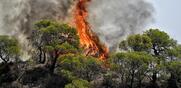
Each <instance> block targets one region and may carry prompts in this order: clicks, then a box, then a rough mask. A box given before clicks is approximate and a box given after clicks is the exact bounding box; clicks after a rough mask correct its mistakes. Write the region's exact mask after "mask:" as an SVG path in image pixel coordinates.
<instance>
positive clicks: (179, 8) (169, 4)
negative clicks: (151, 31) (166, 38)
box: [150, 0, 181, 44]
mask: <svg viewBox="0 0 181 88" xmlns="http://www.w3.org/2000/svg"><path fill="white" fill-rule="evenodd" d="M151 2H153V5H154V7H155V21H154V23H153V24H151V25H150V27H151V28H159V29H161V30H163V31H165V32H167V33H168V34H169V35H170V36H171V37H172V38H174V39H175V40H177V41H178V43H180V44H181V0H152V1H151Z"/></svg>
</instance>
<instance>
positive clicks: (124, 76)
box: [0, 20, 181, 88]
mask: <svg viewBox="0 0 181 88" xmlns="http://www.w3.org/2000/svg"><path fill="white" fill-rule="evenodd" d="M28 40H29V41H30V42H31V45H32V47H33V48H32V52H30V53H31V55H32V56H31V58H30V59H28V60H26V61H24V60H22V58H20V56H21V47H20V44H19V42H18V40H17V39H16V38H15V37H13V36H8V35H0V61H1V63H0V88H181V45H180V44H178V43H177V41H176V40H174V39H172V38H171V37H170V36H169V35H168V34H167V33H166V32H164V31H161V30H160V29H149V30H146V31H144V32H143V33H141V34H133V35H129V36H128V37H127V38H126V39H124V40H122V41H121V42H120V43H119V50H118V51H110V52H109V54H108V57H106V59H104V60H102V59H99V58H98V57H96V56H91V55H86V54H85V50H84V47H80V41H79V36H78V35H77V30H76V28H73V27H71V26H69V25H68V24H66V23H60V22H57V21H53V20H41V21H38V22H36V23H35V24H34V25H33V30H32V31H31V35H29V36H28ZM118 41H119V40H118Z"/></svg>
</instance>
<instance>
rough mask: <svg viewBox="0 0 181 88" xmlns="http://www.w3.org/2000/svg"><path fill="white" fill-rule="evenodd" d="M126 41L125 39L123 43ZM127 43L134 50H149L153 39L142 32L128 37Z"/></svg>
mask: <svg viewBox="0 0 181 88" xmlns="http://www.w3.org/2000/svg"><path fill="white" fill-rule="evenodd" d="M124 42H125V41H123V42H122V43H123V44H124ZM122 43H121V44H122ZM127 44H128V46H127V47H129V48H131V49H132V50H134V51H147V50H150V48H151V47H152V46H151V45H152V43H151V39H150V38H149V37H148V36H146V35H140V34H137V35H131V36H129V37H128V38H127ZM120 47H121V45H120Z"/></svg>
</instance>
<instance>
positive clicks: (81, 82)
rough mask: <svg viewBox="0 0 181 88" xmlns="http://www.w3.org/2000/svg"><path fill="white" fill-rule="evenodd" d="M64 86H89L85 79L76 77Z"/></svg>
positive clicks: (80, 87) (84, 87) (69, 87)
mask: <svg viewBox="0 0 181 88" xmlns="http://www.w3.org/2000/svg"><path fill="white" fill-rule="evenodd" d="M65 88H90V83H89V82H88V81H86V80H82V79H76V80H73V81H72V83H69V84H67V85H65Z"/></svg>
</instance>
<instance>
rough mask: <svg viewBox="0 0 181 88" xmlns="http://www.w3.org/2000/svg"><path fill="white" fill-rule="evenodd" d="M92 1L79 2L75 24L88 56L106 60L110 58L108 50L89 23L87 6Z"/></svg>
mask: <svg viewBox="0 0 181 88" xmlns="http://www.w3.org/2000/svg"><path fill="white" fill-rule="evenodd" d="M90 1H91V0H78V2H77V4H76V7H75V10H74V23H75V26H76V28H77V31H78V35H79V38H80V45H81V46H82V47H83V48H84V49H85V54H86V55H92V56H95V57H98V58H100V59H101V60H105V59H106V58H107V57H108V51H109V50H108V48H107V47H106V46H105V45H103V44H101V43H100V40H99V38H98V36H96V34H95V33H94V32H93V31H92V30H91V26H90V24H89V23H88V21H87V18H88V11H87V9H86V8H87V4H88V3H89V2H90Z"/></svg>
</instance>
